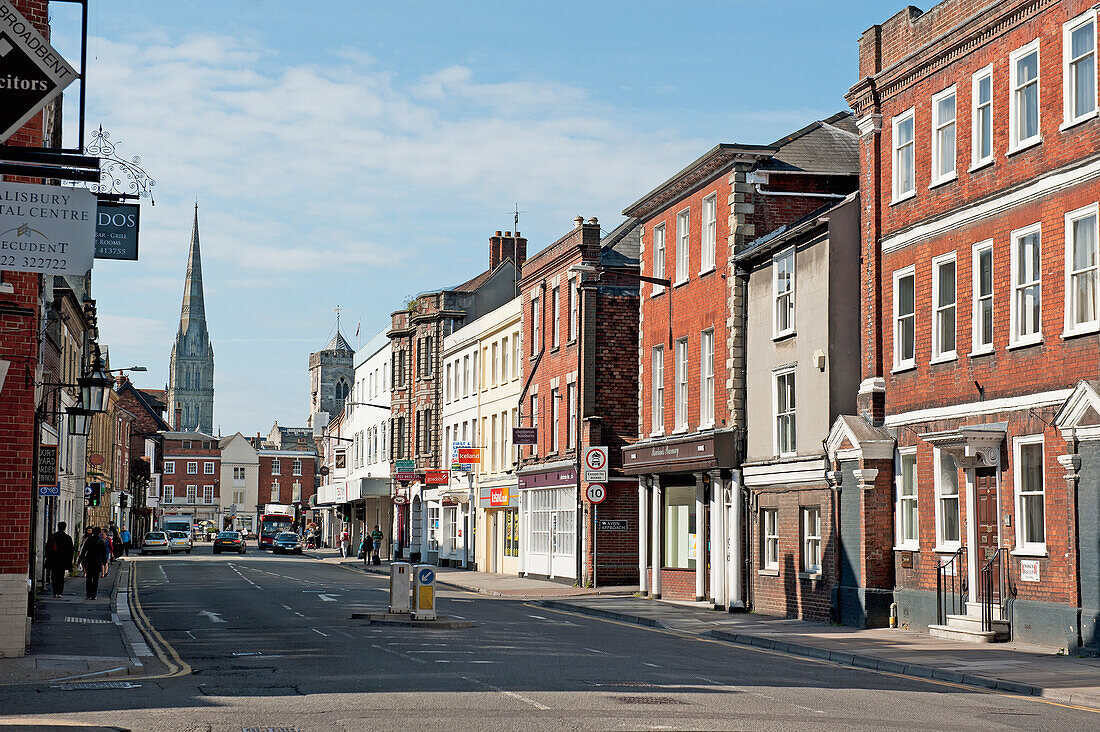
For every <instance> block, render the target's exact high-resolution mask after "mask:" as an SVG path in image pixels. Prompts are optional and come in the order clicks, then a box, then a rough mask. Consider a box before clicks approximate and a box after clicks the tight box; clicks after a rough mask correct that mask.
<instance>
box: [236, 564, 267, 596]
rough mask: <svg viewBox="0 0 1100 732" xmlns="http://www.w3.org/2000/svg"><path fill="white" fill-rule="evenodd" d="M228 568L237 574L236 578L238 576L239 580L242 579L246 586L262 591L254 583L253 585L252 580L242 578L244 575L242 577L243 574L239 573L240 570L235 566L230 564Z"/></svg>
mask: <svg viewBox="0 0 1100 732" xmlns="http://www.w3.org/2000/svg"><path fill="white" fill-rule="evenodd" d="M229 568H230V569H232V570H233V571H234V572H236V573H237V576H239V577H240V578H241V579H243V580H244V581H245V582H247V583H248V584H250V585H252V586H253V587H255V588H256V589H257V590H262V589H263V588H262V587H260V586H259V585H258V584H256V583H255V582H253V581H252V580H250V579H248V578H247V577H245V576H244V575H243V574H242V573H241V570H239V569H237V565H235V564H230V565H229Z"/></svg>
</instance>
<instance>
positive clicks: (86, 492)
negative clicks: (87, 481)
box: [84, 485, 92, 498]
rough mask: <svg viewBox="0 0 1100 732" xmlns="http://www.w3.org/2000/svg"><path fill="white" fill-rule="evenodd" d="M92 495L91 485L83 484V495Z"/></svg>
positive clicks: (86, 496)
mask: <svg viewBox="0 0 1100 732" xmlns="http://www.w3.org/2000/svg"><path fill="white" fill-rule="evenodd" d="M91 495H92V487H91V486H90V485H86V486H84V497H85V498H88V497H89V496H91Z"/></svg>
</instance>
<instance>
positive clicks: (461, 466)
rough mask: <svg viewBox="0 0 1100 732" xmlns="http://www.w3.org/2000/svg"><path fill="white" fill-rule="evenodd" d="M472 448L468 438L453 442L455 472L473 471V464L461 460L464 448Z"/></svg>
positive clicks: (452, 468)
mask: <svg viewBox="0 0 1100 732" xmlns="http://www.w3.org/2000/svg"><path fill="white" fill-rule="evenodd" d="M468 449H470V443H469V442H468V441H466V440H456V441H454V442H452V443H451V470H453V471H454V472H456V473H458V472H467V473H472V472H473V470H474V466H473V464H471V463H469V462H467V463H463V462H462V461H461V460H459V456H460V455H461V453H462V451H463V450H468Z"/></svg>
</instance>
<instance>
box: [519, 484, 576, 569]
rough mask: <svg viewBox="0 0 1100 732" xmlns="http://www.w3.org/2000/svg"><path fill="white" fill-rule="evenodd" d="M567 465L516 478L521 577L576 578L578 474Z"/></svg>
mask: <svg viewBox="0 0 1100 732" xmlns="http://www.w3.org/2000/svg"><path fill="white" fill-rule="evenodd" d="M566 465H567V466H568V467H567V466H566ZM566 465H559V466H558V467H556V468H554V469H551V470H546V469H545V467H544V466H540V467H543V468H544V469H543V470H541V471H538V472H535V471H532V472H529V473H523V474H521V475H520V476H519V525H520V528H521V534H520V536H521V540H520V546H519V560H520V568H519V572H520V573H521V574H523V575H526V576H535V577H547V578H549V579H574V580H575V579H576V578H577V529H576V527H577V523H578V522H577V509H578V504H577V473H576V469H575V468H574V467H573V465H572V463H568V464H566Z"/></svg>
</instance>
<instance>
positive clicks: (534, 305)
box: [531, 296, 542, 356]
mask: <svg viewBox="0 0 1100 732" xmlns="http://www.w3.org/2000/svg"><path fill="white" fill-rule="evenodd" d="M541 304H542V303H541V301H540V300H539V298H538V297H537V296H536V297H532V298H531V355H532V356H537V355H538V353H539V342H540V338H541V335H542V334H541V333H539V318H540V317H541V315H542V308H541V307H540V305H541Z"/></svg>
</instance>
